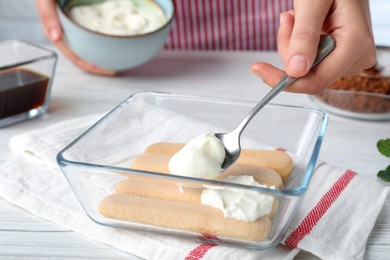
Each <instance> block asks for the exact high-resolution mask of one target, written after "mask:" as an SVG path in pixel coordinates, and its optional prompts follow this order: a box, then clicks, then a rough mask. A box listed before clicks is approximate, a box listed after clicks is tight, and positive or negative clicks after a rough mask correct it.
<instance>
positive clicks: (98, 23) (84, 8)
mask: <svg viewBox="0 0 390 260" xmlns="http://www.w3.org/2000/svg"><path fill="white" fill-rule="evenodd" d="M69 16H70V18H71V19H72V20H73V21H75V22H76V23H78V24H79V25H81V26H82V27H85V28H87V29H89V30H91V31H95V32H99V33H104V34H108V35H115V36H134V35H142V34H147V33H149V32H153V31H156V30H157V29H159V28H161V27H162V26H164V25H165V24H166V23H167V22H168V19H167V17H166V15H165V13H164V12H163V10H162V9H161V7H160V6H159V5H158V4H157V3H156V2H154V1H152V0H143V1H140V0H107V1H104V2H102V3H95V4H91V5H80V6H75V7H73V8H72V9H71V10H70V12H69Z"/></svg>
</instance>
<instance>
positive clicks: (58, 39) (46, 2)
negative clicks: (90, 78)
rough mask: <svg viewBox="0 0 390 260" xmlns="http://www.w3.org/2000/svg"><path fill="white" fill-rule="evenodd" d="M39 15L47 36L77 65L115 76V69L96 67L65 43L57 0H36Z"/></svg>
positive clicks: (96, 72) (90, 70)
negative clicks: (58, 15)
mask: <svg viewBox="0 0 390 260" xmlns="http://www.w3.org/2000/svg"><path fill="white" fill-rule="evenodd" d="M35 3H36V7H37V10H38V14H39V17H40V19H41V21H42V25H43V28H44V33H45V35H46V37H47V38H48V39H49V40H50V41H52V42H53V43H54V44H55V45H56V46H57V47H58V49H60V51H61V52H62V53H63V54H64V55H65V56H66V57H68V58H69V59H70V60H71V61H72V62H73V63H74V64H75V65H76V66H78V67H80V68H81V69H83V70H85V71H87V72H90V73H95V74H100V75H106V76H113V75H115V74H116V73H115V71H110V70H105V69H101V68H98V67H96V66H95V65H92V64H90V63H88V62H86V61H84V60H82V59H80V58H79V57H78V56H77V55H76V54H74V53H73V52H72V51H71V50H70V48H69V47H68V46H67V45H66V44H65V42H64V41H63V37H62V29H61V25H60V22H59V20H58V17H57V12H56V6H55V1H53V0H35Z"/></svg>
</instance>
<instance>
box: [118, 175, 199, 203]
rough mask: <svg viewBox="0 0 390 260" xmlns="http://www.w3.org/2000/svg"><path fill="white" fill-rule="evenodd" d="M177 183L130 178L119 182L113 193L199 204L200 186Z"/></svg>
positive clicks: (136, 177) (156, 179) (146, 178)
mask: <svg viewBox="0 0 390 260" xmlns="http://www.w3.org/2000/svg"><path fill="white" fill-rule="evenodd" d="M177 182H178V181H177V180H170V179H160V178H156V177H152V176H134V177H133V176H131V177H129V178H127V179H124V180H121V181H119V182H118V183H117V184H116V186H115V192H116V193H122V194H131V195H137V196H143V197H149V198H156V199H163V200H172V201H183V202H189V203H197V204H200V203H201V201H200V196H201V194H202V187H201V186H199V188H196V187H189V186H188V185H185V184H181V183H180V184H179V183H177ZM193 185H194V184H192V186H193Z"/></svg>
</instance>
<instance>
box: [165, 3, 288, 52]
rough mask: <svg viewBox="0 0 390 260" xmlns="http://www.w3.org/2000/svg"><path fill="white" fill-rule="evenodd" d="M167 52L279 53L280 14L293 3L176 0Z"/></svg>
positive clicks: (166, 46)
mask: <svg viewBox="0 0 390 260" xmlns="http://www.w3.org/2000/svg"><path fill="white" fill-rule="evenodd" d="M174 3H175V10H176V14H175V19H174V22H173V24H172V30H171V32H170V36H169V39H168V40H167V42H166V45H165V48H166V49H175V50H276V49H277V42H276V39H277V32H278V27H279V14H280V13H281V12H284V11H288V10H291V9H292V7H293V6H292V5H293V1H292V0H211V1H210V0H174Z"/></svg>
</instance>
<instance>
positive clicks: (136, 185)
mask: <svg viewBox="0 0 390 260" xmlns="http://www.w3.org/2000/svg"><path fill="white" fill-rule="evenodd" d="M160 156H161V155H159V154H154V155H150V154H149V155H148V156H144V155H141V157H143V158H142V159H141V160H137V162H138V163H137V168H139V169H141V170H144V169H148V165H149V164H150V163H153V162H154V163H155V162H163V160H160V159H158V158H157V159H155V158H153V157H160ZM145 157H146V158H145ZM147 159H150V161H149V160H147ZM140 162H142V163H140ZM143 164H145V165H143ZM154 167H155V168H158V169H162V168H164V167H165V166H164V165H162V166H159V165H155V166H154ZM240 175H250V176H253V178H254V180H255V181H256V182H258V183H261V184H263V185H266V186H267V187H271V186H274V187H275V188H276V189H282V188H283V182H282V179H281V178H280V176H279V174H277V173H276V172H275V171H274V170H271V169H268V168H264V167H260V166H257V167H256V166H252V165H245V164H235V165H233V166H232V167H231V168H229V169H228V170H227V171H226V172H224V173H222V174H221V175H219V176H218V177H217V178H215V179H216V180H222V179H223V178H226V177H228V176H240ZM194 185H196V184H195V183H190V182H187V183H186V182H184V181H182V182H181V183H178V181H177V180H170V179H161V178H157V177H153V176H142V175H134V176H129V177H128V178H127V179H124V180H121V181H119V182H118V183H117V184H116V186H115V192H116V193H124V194H132V195H138V196H145V197H150V198H157V199H165V200H174V201H184V202H190V203H198V204H199V203H200V196H201V193H202V187H201V186H199V187H194Z"/></svg>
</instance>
